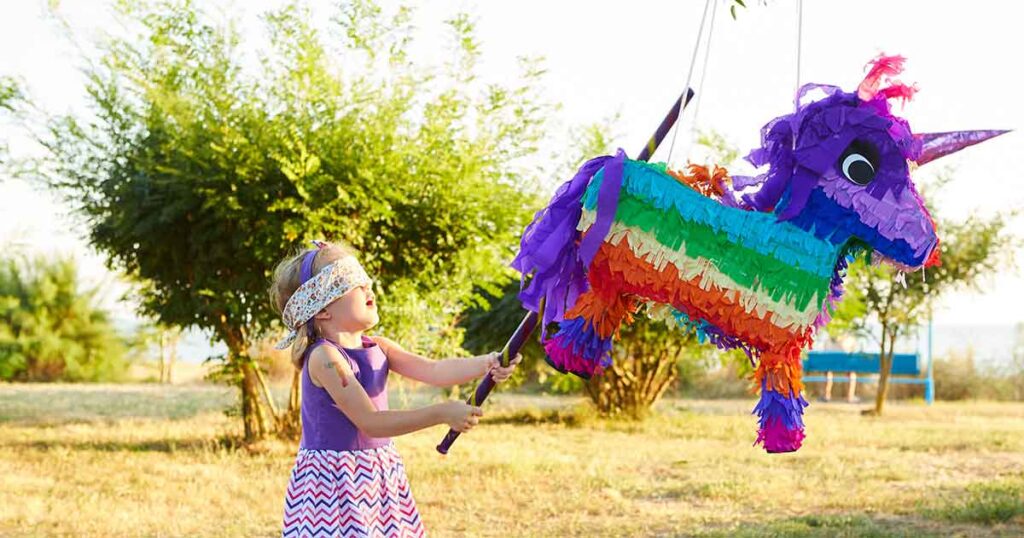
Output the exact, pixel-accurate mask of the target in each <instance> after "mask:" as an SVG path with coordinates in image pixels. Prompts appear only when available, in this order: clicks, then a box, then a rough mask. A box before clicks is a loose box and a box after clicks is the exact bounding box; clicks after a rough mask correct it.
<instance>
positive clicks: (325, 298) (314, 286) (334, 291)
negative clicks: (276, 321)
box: [274, 250, 373, 349]
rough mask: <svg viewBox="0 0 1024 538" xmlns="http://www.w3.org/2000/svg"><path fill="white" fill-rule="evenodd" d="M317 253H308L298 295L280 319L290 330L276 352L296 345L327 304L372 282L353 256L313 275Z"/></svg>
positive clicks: (277, 346) (287, 304)
mask: <svg viewBox="0 0 1024 538" xmlns="http://www.w3.org/2000/svg"><path fill="white" fill-rule="evenodd" d="M316 253H317V251H315V250H314V251H311V252H309V253H308V254H306V257H305V258H303V260H302V267H301V269H300V279H301V280H302V284H301V285H300V286H299V288H298V289H297V290H295V293H294V294H292V296H291V297H290V298H288V302H287V303H286V304H285V306H284V311H283V312H282V313H281V317H282V319H283V320H284V325H285V327H288V329H289V332H288V335H287V336H285V337H284V339H283V340H281V341H280V342H278V343H277V345H276V346H274V347H275V348H277V349H286V348H287V347H288V346H290V345H292V343H293V342H295V339H296V338H298V336H299V331H300V330H302V326H303V325H305V324H306V323H308V322H309V321H310V320H311V319H313V316H315V315H316V314H317V312H320V311H321V310H323V309H324V308H327V305H329V304H331V303H332V302H334V301H336V300H337V299H339V298H341V297H343V296H344V295H345V294H346V293H348V292H350V291H352V290H353V289H355V288H358V287H360V286H370V285H371V284H373V281H372V280H371V279H370V276H369V275H367V274H366V271H365V270H364V269H363V266H362V265H359V262H358V261H357V260H356V259H355V257H354V256H346V257H344V258H342V259H340V260H337V261H335V262H333V263H331V264H329V265H327V266H326V267H324V268H323V269H321V270H320V272H318V273H317V274H315V275H312V276H310V273H312V267H313V259H314V258H315V257H316Z"/></svg>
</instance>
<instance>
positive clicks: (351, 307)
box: [315, 286, 380, 333]
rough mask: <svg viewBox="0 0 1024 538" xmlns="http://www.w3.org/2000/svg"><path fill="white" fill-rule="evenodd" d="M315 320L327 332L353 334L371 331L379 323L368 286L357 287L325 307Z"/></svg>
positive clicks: (373, 299) (373, 297) (372, 295)
mask: <svg viewBox="0 0 1024 538" xmlns="http://www.w3.org/2000/svg"><path fill="white" fill-rule="evenodd" d="M315 319H316V320H317V323H318V324H319V325H320V326H321V327H323V328H324V329H327V330H328V331H332V332H348V333H355V332H362V331H367V330H370V329H372V328H373V327H374V326H375V325H377V323H378V322H379V321H380V316H379V315H378V314H377V302H376V297H375V296H374V294H373V290H372V289H370V287H369V286H359V287H357V288H353V289H352V290H351V291H349V292H348V293H346V294H345V295H344V296H342V297H341V298H339V299H338V300H336V301H334V302H333V303H331V304H329V305H327V308H324V309H323V310H321V311H320V312H319V313H318V314H317V315H316V318H315Z"/></svg>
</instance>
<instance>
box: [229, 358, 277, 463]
mask: <svg viewBox="0 0 1024 538" xmlns="http://www.w3.org/2000/svg"><path fill="white" fill-rule="evenodd" d="M234 360H235V361H237V363H238V365H239V369H240V371H241V373H242V380H241V387H240V388H241V389H242V422H243V424H244V425H245V441H246V442H247V443H251V442H254V441H259V440H261V439H264V438H266V436H267V433H268V429H269V428H268V427H267V420H266V414H265V413H264V409H263V402H262V401H261V400H260V393H259V386H258V385H259V381H258V380H257V378H256V364H255V363H254V362H253V361H251V360H248V357H237V356H236V357H235V359H234Z"/></svg>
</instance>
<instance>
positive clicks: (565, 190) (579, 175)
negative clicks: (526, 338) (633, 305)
mask: <svg viewBox="0 0 1024 538" xmlns="http://www.w3.org/2000/svg"><path fill="white" fill-rule="evenodd" d="M625 158H626V154H625V152H623V151H622V150H619V151H618V152H617V153H616V155H615V156H614V157H611V156H603V157H597V158H596V159H591V160H589V161H587V162H586V164H584V165H583V166H582V167H581V168H580V169H579V171H578V172H576V175H575V176H573V178H572V179H570V180H569V181H567V182H566V183H564V184H562V186H561V187H559V189H558V192H557V193H555V196H554V198H552V200H551V203H550V204H548V206H547V207H545V208H544V209H542V210H540V211H538V212H537V214H536V215H534V217H533V222H531V223H530V225H529V226H527V227H526V231H525V232H523V237H522V239H521V240H520V243H519V254H518V255H517V256H516V258H515V260H513V261H512V268H514V269H516V270H517V271H519V273H520V274H522V275H523V278H524V279H525V278H526V276H527V275H530V274H532V275H533V278H532V279H531V280H530V282H529V284H527V285H526V287H525V288H524V289H522V290H521V291H520V292H519V300H520V301H521V302H522V304H523V307H524V308H526V309H527V310H530V311H532V312H537V311H538V310H539V308H540V302H541V299H542V298H545V299H546V302H545V307H544V318H543V320H541V321H542V325H541V328H542V329H541V330H542V336H543V334H544V333H543V330H544V329H543V328H544V326H546V325H547V324H548V323H551V322H553V321H562V320H563V319H565V312H566V310H568V309H569V308H572V305H573V304H575V303H576V299H577V298H578V297H579V296H580V294H582V293H584V292H585V291H587V290H588V289H589V285H588V283H587V275H586V269H587V266H588V265H589V264H590V261H591V258H593V256H594V254H595V253H596V252H597V248H598V247H599V246H600V244H601V242H602V241H603V240H604V237H605V235H607V234H608V231H609V230H610V229H611V225H612V221H613V219H614V216H615V207H616V205H617V202H618V194H619V189H620V187H621V184H622V163H623V162H624V161H625ZM606 165H608V168H607V169H606V170H605V178H604V181H603V183H602V185H601V191H600V192H599V195H598V211H597V212H598V219H597V221H596V222H595V223H594V225H593V226H592V227H591V229H590V230H589V231H588V232H587V235H586V237H585V238H584V239H583V241H582V242H581V243H580V244H577V242H578V240H579V235H580V233H579V232H578V231H577V230H576V225H577V224H578V223H579V220H580V216H581V214H582V212H583V204H582V203H581V202H580V200H581V199H582V198H583V193H584V192H585V191H586V189H587V185H588V184H589V183H590V180H591V179H592V178H593V177H594V174H596V173H597V172H598V171H599V170H601V168H604V167H605V166H606Z"/></svg>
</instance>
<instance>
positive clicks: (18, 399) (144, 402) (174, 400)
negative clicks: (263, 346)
mask: <svg viewBox="0 0 1024 538" xmlns="http://www.w3.org/2000/svg"><path fill="white" fill-rule="evenodd" d="M0 388H2V390H0V423H8V424H16V425H56V424H75V423H89V422H104V421H110V420H117V419H123V418H155V419H169V420H181V419H188V418H192V417H195V416H197V415H200V414H204V413H210V412H223V411H224V410H225V409H229V408H231V407H232V406H234V405H236V399H237V398H236V395H235V394H234V392H233V391H232V389H231V388H230V387H221V386H197V387H179V386H166V385H163V386H161V385H121V386H116V385H112V386H90V385H80V386H79V385H52V386H47V385H24V386H22V385H6V386H3V387H0Z"/></svg>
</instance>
